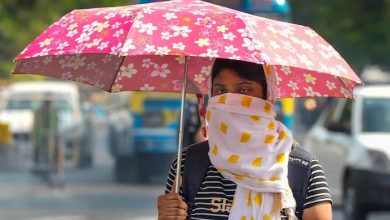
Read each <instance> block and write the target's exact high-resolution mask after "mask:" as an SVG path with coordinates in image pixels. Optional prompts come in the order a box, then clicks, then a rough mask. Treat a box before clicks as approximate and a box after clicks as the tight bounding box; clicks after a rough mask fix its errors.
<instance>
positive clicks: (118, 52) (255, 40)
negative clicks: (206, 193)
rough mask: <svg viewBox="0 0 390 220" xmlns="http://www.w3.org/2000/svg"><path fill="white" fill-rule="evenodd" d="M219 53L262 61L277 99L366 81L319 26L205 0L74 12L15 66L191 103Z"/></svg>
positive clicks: (343, 89) (346, 89) (342, 91)
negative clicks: (191, 96)
mask: <svg viewBox="0 0 390 220" xmlns="http://www.w3.org/2000/svg"><path fill="white" fill-rule="evenodd" d="M216 57H219V58H228V59H236V60H243V61H248V62H254V63H259V64H263V65H264V68H265V70H266V77H267V82H268V87H269V88H270V89H271V95H272V97H273V98H284V97H308V96H310V97H344V98H352V96H353V95H352V91H353V88H354V87H355V85H357V84H361V83H362V81H361V80H360V79H359V78H358V77H357V76H356V74H355V73H354V72H353V70H352V69H351V68H350V67H349V65H348V64H347V63H346V62H345V61H344V59H343V58H342V57H341V56H340V55H339V54H338V53H337V52H336V51H335V50H334V49H333V48H332V46H330V45H329V44H328V43H327V42H326V41H325V40H324V39H322V38H321V37H320V36H319V35H318V34H317V33H316V32H314V31H313V30H312V29H310V28H308V27H305V26H300V25H295V24H290V23H285V22H280V21H275V20H270V19H266V18H262V17H257V16H254V15H250V14H246V13H242V12H239V11H235V10H232V9H228V8H225V7H221V6H217V5H213V4H210V3H206V2H203V1H200V0H173V1H166V2H158V3H151V4H143V5H130V6H122V7H109V8H95V9H84V10H75V11H72V12H70V13H69V14H67V15H65V16H64V17H62V18H61V19H60V20H59V21H57V22H56V23H54V24H53V25H51V26H50V27H49V28H48V29H47V30H46V31H44V32H43V33H42V34H41V35H40V36H38V37H37V38H36V39H35V40H34V41H33V42H32V43H31V44H30V45H29V46H28V47H27V48H26V49H25V50H24V51H23V52H22V53H21V54H19V55H18V56H17V57H16V59H15V60H16V67H15V69H14V71H13V72H14V73H33V74H40V75H45V76H51V77H56V78H62V79H67V80H73V81H78V82H82V83H87V84H90V85H93V86H96V87H98V88H101V89H103V90H106V91H109V92H119V91H130V90H131V91H136V90H147V91H162V92H180V91H182V98H183V101H184V100H185V93H186V92H189V93H197V94H207V90H208V86H207V79H208V77H209V74H210V69H211V66H212V64H213V61H214V58H216ZM182 116H183V106H182V111H181V118H182ZM181 121H182V120H181ZM182 126H183V125H182V123H180V129H182ZM180 134H181V132H180ZM181 139H182V137H179V140H180V141H179V151H178V156H180V153H181V145H182V144H181V142H182V141H181ZM179 162H180V160H178V172H180V163H179ZM178 185H179V184H176V186H178Z"/></svg>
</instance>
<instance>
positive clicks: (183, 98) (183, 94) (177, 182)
mask: <svg viewBox="0 0 390 220" xmlns="http://www.w3.org/2000/svg"><path fill="white" fill-rule="evenodd" d="M187 73H188V57H187V56H186V57H185V62H184V76H183V86H182V91H181V109H180V127H179V138H178V139H179V143H178V145H177V146H178V147H177V163H176V178H175V193H179V188H180V174H181V153H182V151H183V128H184V120H183V119H184V107H185V104H186V87H187Z"/></svg>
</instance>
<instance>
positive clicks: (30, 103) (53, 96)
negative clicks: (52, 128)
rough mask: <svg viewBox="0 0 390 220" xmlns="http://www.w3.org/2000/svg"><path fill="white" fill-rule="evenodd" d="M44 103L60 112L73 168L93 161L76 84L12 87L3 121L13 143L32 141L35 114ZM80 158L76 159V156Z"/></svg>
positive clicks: (60, 127) (60, 128)
mask: <svg viewBox="0 0 390 220" xmlns="http://www.w3.org/2000/svg"><path fill="white" fill-rule="evenodd" d="M44 101H51V103H52V105H53V107H54V108H56V109H57V110H58V120H59V124H58V132H59V133H60V134H61V136H62V138H63V140H64V141H65V143H66V146H67V149H68V150H67V152H69V154H68V158H69V159H70V160H71V161H72V163H76V164H74V165H78V166H79V165H80V164H79V163H84V162H85V163H86V165H90V163H91V162H92V158H91V149H90V146H89V143H87V139H88V138H89V137H87V135H88V134H87V131H86V129H87V128H86V127H85V123H84V121H83V117H82V114H81V109H80V98H79V91H78V88H77V85H76V84H74V83H70V82H54V81H43V82H19V83H14V84H12V85H10V87H9V88H8V90H7V98H6V101H5V104H4V108H3V110H1V111H0V121H2V122H6V123H8V124H9V126H10V130H11V133H12V135H13V137H14V140H21V139H22V140H24V141H31V138H32V137H31V135H32V129H33V127H34V112H35V111H36V110H37V109H39V108H40V107H41V106H42V104H43V102H44ZM75 153H76V155H77V158H74V156H73V155H70V154H75Z"/></svg>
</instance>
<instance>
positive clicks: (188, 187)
mask: <svg viewBox="0 0 390 220" xmlns="http://www.w3.org/2000/svg"><path fill="white" fill-rule="evenodd" d="M208 152H209V142H208V141H204V142H201V143H197V144H193V145H190V146H189V147H188V150H187V154H186V160H185V162H184V170H183V185H182V186H183V197H184V199H185V201H186V202H187V205H188V210H192V205H193V203H194V199H195V196H196V194H197V192H198V190H199V188H200V186H201V184H202V181H203V179H204V177H205V176H206V173H207V169H208V168H209V166H210V164H211V162H210V158H209V155H208Z"/></svg>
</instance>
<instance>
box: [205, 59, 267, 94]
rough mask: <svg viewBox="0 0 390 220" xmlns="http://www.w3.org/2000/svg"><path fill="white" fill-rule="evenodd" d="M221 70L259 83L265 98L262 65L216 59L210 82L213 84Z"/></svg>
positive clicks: (265, 90) (265, 89) (265, 85)
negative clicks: (229, 71)
mask: <svg viewBox="0 0 390 220" xmlns="http://www.w3.org/2000/svg"><path fill="white" fill-rule="evenodd" d="M223 69H230V70H234V71H235V72H237V74H238V75H239V76H240V77H242V78H244V79H246V80H250V81H255V82H257V83H259V84H260V85H261V87H262V88H263V94H264V96H265V97H267V81H266V79H265V75H264V69H263V65H261V64H257V63H251V62H245V61H241V60H230V59H223V58H217V59H215V62H214V64H213V68H212V70H211V80H212V82H214V79H215V77H217V76H218V75H219V74H220V73H221V71H222V70H223Z"/></svg>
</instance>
